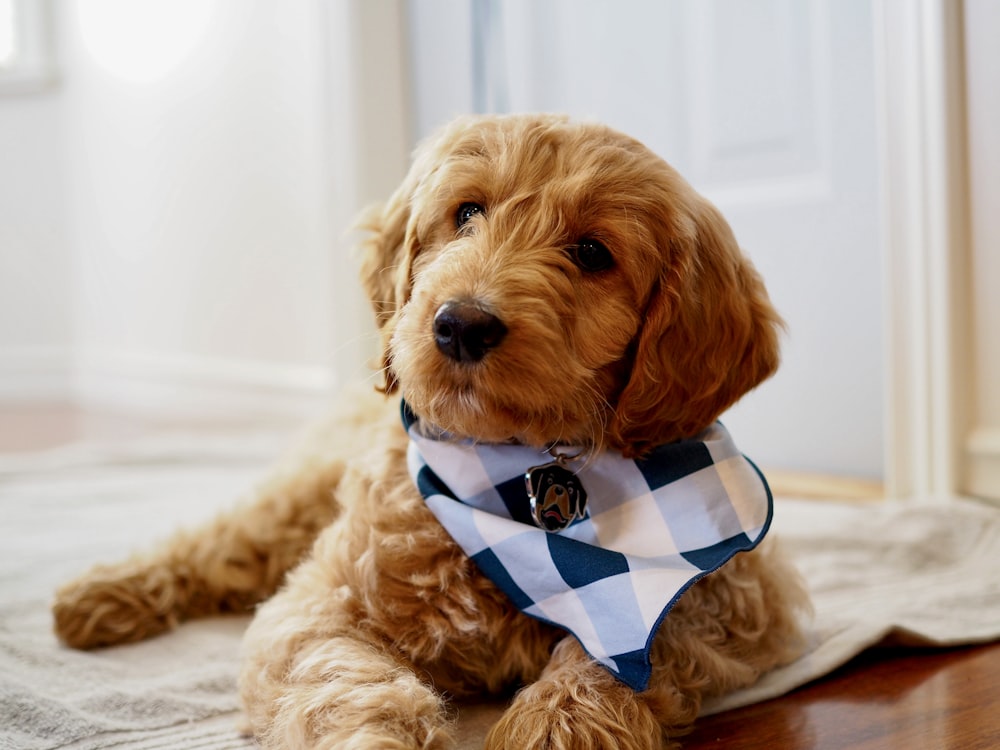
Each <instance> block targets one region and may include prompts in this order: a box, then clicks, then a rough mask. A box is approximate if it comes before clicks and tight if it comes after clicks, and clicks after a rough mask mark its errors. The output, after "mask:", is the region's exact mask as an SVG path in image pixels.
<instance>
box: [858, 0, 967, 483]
mask: <svg viewBox="0 0 1000 750" xmlns="http://www.w3.org/2000/svg"><path fill="white" fill-rule="evenodd" d="M874 12H875V26H874V28H875V34H876V36H875V52H876V80H877V91H876V97H877V100H878V101H877V110H878V112H879V123H878V126H879V131H880V139H881V143H880V149H879V152H880V158H881V165H880V168H881V175H882V184H883V190H882V196H883V205H882V217H883V238H882V240H883V241H882V246H883V248H884V249H883V263H884V266H883V278H884V279H885V282H884V284H885V288H884V295H885V306H884V310H885V313H884V320H883V326H884V340H885V352H886V355H885V356H886V362H885V364H886V366H885V373H886V375H885V382H884V386H883V388H884V394H885V397H884V409H885V413H884V419H885V425H886V430H885V435H886V438H885V440H886V445H885V471H884V477H885V485H886V492H887V495H888V496H889V497H894V498H919V499H922V500H926V501H929V502H943V501H946V500H947V499H948V498H951V497H954V496H956V495H957V494H958V493H959V492H960V491H961V490H962V487H963V477H962V464H963V460H964V458H963V445H964V443H965V439H966V435H967V434H968V432H969V426H970V423H969V413H970V406H971V403H970V401H971V396H970V394H971V390H972V389H971V386H972V383H971V382H970V381H971V376H970V373H971V371H972V368H971V367H970V366H969V365H970V362H971V353H970V349H971V343H970V335H969V330H970V326H969V323H970V318H971V314H970V306H969V301H968V300H969V271H970V241H969V217H968V206H969V201H968V188H967V185H968V180H967V174H966V163H967V159H966V149H967V139H966V122H965V112H966V107H965V78H964V63H963V14H962V3H961V2H959V1H955V0H920V1H919V2H913V3H910V2H906V3H900V2H894V1H893V0H875V3H874Z"/></svg>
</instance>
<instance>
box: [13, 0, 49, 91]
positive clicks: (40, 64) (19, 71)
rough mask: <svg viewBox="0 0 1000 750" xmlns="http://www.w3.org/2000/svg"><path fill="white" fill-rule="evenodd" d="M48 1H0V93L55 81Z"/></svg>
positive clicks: (37, 88)
mask: <svg viewBox="0 0 1000 750" xmlns="http://www.w3.org/2000/svg"><path fill="white" fill-rule="evenodd" d="M55 78H56V76H55V64H54V57H53V45H52V3H51V2H50V0H0V94H8V93H20V92H30V91H36V90H39V89H44V88H47V87H49V86H51V85H52V84H53V83H54V82H55Z"/></svg>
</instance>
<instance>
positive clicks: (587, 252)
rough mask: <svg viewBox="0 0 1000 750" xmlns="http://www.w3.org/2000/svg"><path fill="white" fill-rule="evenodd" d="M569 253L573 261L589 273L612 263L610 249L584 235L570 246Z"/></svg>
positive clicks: (600, 269)
mask: <svg viewBox="0 0 1000 750" xmlns="http://www.w3.org/2000/svg"><path fill="white" fill-rule="evenodd" d="M569 253H570V255H571V256H572V258H573V262H574V263H576V264H577V265H578V266H579V267H580V268H582V269H583V270H584V271H588V272H590V273H596V272H598V271H604V270H607V269H608V268H611V265H612V264H613V263H614V260H613V259H612V257H611V251H610V250H608V249H607V248H606V247H605V246H604V245H603V244H602V243H600V242H598V241H597V240H593V239H590V238H589V237H585V238H584V239H582V240H580V241H579V242H578V243H576V244H575V245H573V246H572V247H570V248H569Z"/></svg>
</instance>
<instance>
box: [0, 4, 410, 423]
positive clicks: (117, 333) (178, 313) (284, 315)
mask: <svg viewBox="0 0 1000 750" xmlns="http://www.w3.org/2000/svg"><path fill="white" fill-rule="evenodd" d="M55 8H56V12H55V25H56V30H57V32H58V37H59V41H60V45H59V48H60V60H59V68H60V71H61V79H62V80H61V83H60V85H59V86H58V87H56V88H54V89H50V90H47V91H42V92H39V93H37V94H35V95H33V96H30V97H24V96H22V97H17V98H11V97H8V98H3V97H0V210H2V211H3V214H0V263H2V266H0V271H2V273H0V314H2V318H0V397H2V396H6V397H8V398H25V397H48V398H51V397H63V398H67V397H75V398H79V399H82V400H84V401H88V402H91V403H105V404H110V405H112V406H116V407H121V408H133V409H135V408H138V409H144V410H151V411H173V410H176V409H179V408H180V409H186V410H192V411H201V410H209V411H216V412H222V413H232V412H234V411H241V410H248V411H251V412H253V411H257V410H271V409H278V410H285V409H288V408H292V409H297V408H300V407H301V408H306V409H309V408H312V405H313V403H314V401H315V400H316V399H317V398H323V397H325V396H326V395H327V393H328V392H329V390H330V389H331V387H333V386H334V385H335V384H336V383H337V382H340V381H342V380H345V379H349V378H354V377H359V376H364V375H366V374H367V373H368V370H367V365H368V362H367V359H368V357H369V356H370V355H371V354H372V353H373V352H374V342H373V338H374V337H373V334H372V332H371V325H370V323H369V318H370V314H369V312H368V310H367V303H366V302H365V301H364V300H363V299H362V298H361V294H360V291H359V290H358V286H357V284H356V282H355V279H356V263H355V259H354V258H353V257H352V253H351V247H350V240H349V239H348V238H347V237H346V236H345V234H346V232H347V230H348V228H349V226H350V224H351V222H352V221H353V218H354V216H355V214H356V212H357V210H358V209H359V208H360V207H361V205H362V204H363V203H365V202H367V201H370V200H372V199H373V198H376V197H380V196H384V195H385V194H387V193H388V191H389V190H391V188H392V187H393V186H394V184H395V183H396V182H397V181H398V179H399V177H400V176H401V174H402V172H403V170H404V168H405V148H406V146H405V142H404V139H403V137H402V136H401V135H393V134H392V127H397V128H406V127H407V124H406V122H407V121H406V120H405V118H402V117H399V112H400V110H401V107H402V103H403V96H402V93H401V88H400V85H401V84H400V82H401V80H402V71H401V69H399V70H397V69H395V68H394V67H393V66H394V65H396V66H397V67H398V56H399V54H400V51H399V50H400V43H399V38H398V34H397V35H396V37H394V36H393V33H392V28H393V24H395V25H396V27H397V28H398V23H399V20H398V17H399V13H398V7H397V3H395V2H394V1H393V0H379V1H378V2H371V1H370V0H369V2H359V1H358V0H346V1H345V2H338V3H334V4H330V5H327V4H326V3H325V2H323V1H322V0H294V2H283V3H272V2H263V1H259V2H245V1H244V0H184V1H183V2H181V1H180V0H175V1H173V2H172V1H171V0H149V1H148V2H144V3H142V4H136V3H128V2H126V3H124V4H122V3H121V2H120V1H117V0H76V1H75V2H70V1H69V0H66V1H65V2H60V3H57V4H56V6H55ZM375 26H378V28H377V29H376V28H374V27H375ZM376 32H377V34H378V36H377V37H374V38H370V37H371V35H372V34H374V33H376ZM365 35H368V36H365ZM380 50H385V53H384V54H382V55H380V56H379V65H380V66H381V68H382V69H381V70H375V71H373V70H370V69H369V68H370V67H371V66H370V65H369V68H366V67H365V65H366V64H367V63H366V58H365V55H369V56H370V55H372V54H375V55H378V53H379V51H380ZM394 61H395V62H394ZM376 67H378V66H376ZM376 73H380V74H381V75H380V78H379V80H380V81H381V82H382V84H383V86H386V87H388V88H389V89H390V92H389V93H388V96H386V94H387V92H386V91H385V90H383V91H377V90H367V89H365V87H364V85H363V83H364V81H365V80H367V78H368V77H370V76H372V75H375V74H376ZM393 86H395V89H393ZM383 98H388V100H389V112H390V115H392V117H393V119H392V122H393V123H394V124H393V126H391V127H388V128H386V127H383V128H381V129H373V128H369V127H368V123H370V121H371V116H372V110H373V104H372V103H373V102H377V101H380V100H383ZM369 131H374V133H375V134H376V135H378V134H381V135H382V136H383V142H382V145H381V148H380V149H379V150H378V151H375V150H374V149H368V150H365V151H362V152H360V153H359V151H358V149H357V147H356V144H358V143H359V142H361V140H362V139H361V138H360V137H359V133H367V132H369ZM393 140H395V141H397V142H398V144H397V143H393V142H392V141H393ZM386 141H389V142H388V143H386ZM43 386H44V387H43Z"/></svg>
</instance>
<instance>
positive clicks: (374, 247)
mask: <svg viewBox="0 0 1000 750" xmlns="http://www.w3.org/2000/svg"><path fill="white" fill-rule="evenodd" d="M410 182H411V180H410V179H409V178H407V179H406V180H405V181H404V182H403V184H402V185H400V187H399V189H397V190H396V192H395V193H394V194H393V196H392V197H391V198H390V199H389V201H388V202H386V203H385V205H383V206H374V207H372V208H369V209H368V210H367V211H366V212H365V213H364V214H363V215H362V216H361V218H360V220H359V222H358V226H359V228H360V229H363V230H365V231H367V232H368V236H367V237H366V238H365V239H364V240H363V241H362V242H361V248H360V249H361V284H362V287H363V288H364V290H365V293H366V294H367V295H368V300H369V302H371V305H372V309H373V310H374V312H375V324H376V326H378V329H379V334H380V336H381V351H382V373H383V376H384V384H383V386H381V390H384V391H385V392H386V393H392V392H394V391H395V390H396V378H395V376H394V375H393V373H392V370H391V369H390V366H389V364H390V363H389V357H388V346H389V337H390V336H391V329H392V326H391V325H389V324H390V322H391V321H392V320H393V319H394V317H395V315H396V313H397V312H398V310H399V308H400V307H401V306H402V305H403V303H404V302H405V301H406V296H407V295H408V287H409V276H410V270H409V265H410V263H409V258H410V253H408V252H407V251H406V239H407V226H408V224H409V218H410V202H411V199H412V191H413V188H412V186H411V185H410Z"/></svg>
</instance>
